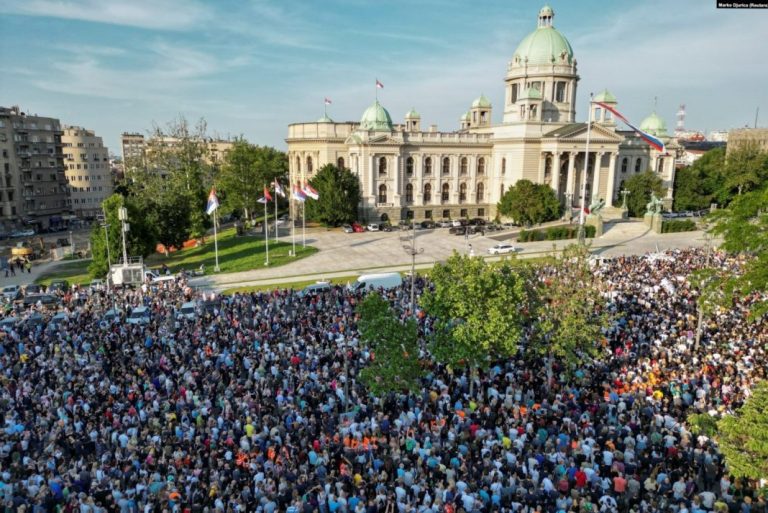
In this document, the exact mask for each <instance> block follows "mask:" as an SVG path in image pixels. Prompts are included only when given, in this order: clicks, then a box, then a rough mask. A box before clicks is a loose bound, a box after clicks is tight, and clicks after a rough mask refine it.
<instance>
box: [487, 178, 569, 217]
mask: <svg viewBox="0 0 768 513" xmlns="http://www.w3.org/2000/svg"><path fill="white" fill-rule="evenodd" d="M498 211H499V212H500V213H501V214H502V215H505V216H507V217H511V218H512V219H514V220H515V221H516V222H518V223H521V224H538V223H544V222H547V221H554V220H555V219H559V218H560V216H561V215H562V214H563V208H562V205H560V202H559V201H558V199H557V195H556V194H555V191H553V190H552V188H551V187H550V186H548V185H546V184H537V183H533V182H531V181H530V180H519V181H518V182H517V183H515V185H513V186H511V187H510V188H509V190H508V191H507V192H505V193H504V195H503V196H502V197H501V201H499V206H498Z"/></svg>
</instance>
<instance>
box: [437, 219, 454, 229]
mask: <svg viewBox="0 0 768 513" xmlns="http://www.w3.org/2000/svg"><path fill="white" fill-rule="evenodd" d="M437 226H439V227H440V228H450V227H451V226H453V223H452V222H451V221H446V220H443V221H440V222H438V223H437Z"/></svg>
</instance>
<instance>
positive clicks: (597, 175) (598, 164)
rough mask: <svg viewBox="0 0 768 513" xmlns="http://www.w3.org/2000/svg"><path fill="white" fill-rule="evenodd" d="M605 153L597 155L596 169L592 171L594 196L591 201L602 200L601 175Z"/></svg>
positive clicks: (601, 152) (600, 152)
mask: <svg viewBox="0 0 768 513" xmlns="http://www.w3.org/2000/svg"><path fill="white" fill-rule="evenodd" d="M603 155H605V152H604V151H599V152H597V153H596V154H595V169H594V171H592V195H591V196H590V198H591V201H597V199H598V198H600V173H601V172H602V163H603Z"/></svg>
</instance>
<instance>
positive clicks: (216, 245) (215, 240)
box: [213, 208, 221, 273]
mask: <svg viewBox="0 0 768 513" xmlns="http://www.w3.org/2000/svg"><path fill="white" fill-rule="evenodd" d="M218 212H219V209H218V208H217V209H216V210H214V211H213V252H214V254H215V255H216V267H214V268H213V272H216V273H217V272H219V271H221V269H220V268H219V237H218V233H217V229H216V225H217V224H218V223H217V222H216V217H217V216H216V214H218Z"/></svg>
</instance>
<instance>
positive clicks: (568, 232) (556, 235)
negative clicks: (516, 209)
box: [517, 225, 595, 242]
mask: <svg viewBox="0 0 768 513" xmlns="http://www.w3.org/2000/svg"><path fill="white" fill-rule="evenodd" d="M584 235H585V237H586V238H588V239H591V238H593V237H594V236H595V227H594V226H585V227H584ZM578 236H579V227H578V225H576V226H573V225H571V226H552V227H551V228H547V229H546V230H520V234H519V235H518V236H517V242H534V241H540V240H565V239H575V238H577V237H578Z"/></svg>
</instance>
